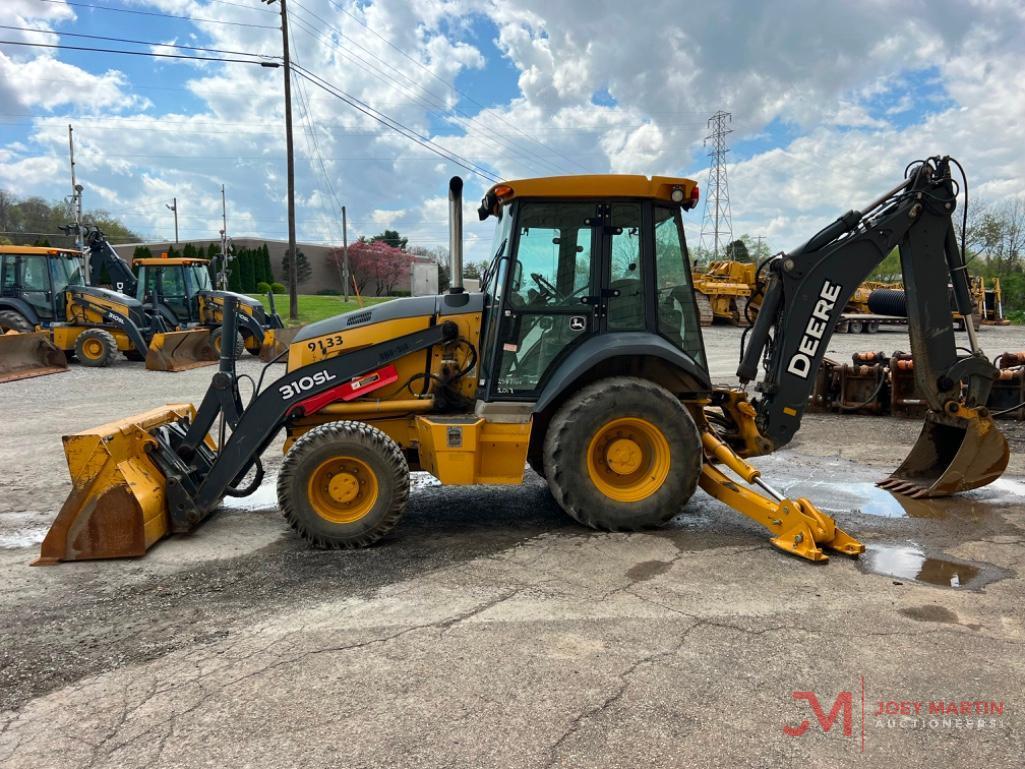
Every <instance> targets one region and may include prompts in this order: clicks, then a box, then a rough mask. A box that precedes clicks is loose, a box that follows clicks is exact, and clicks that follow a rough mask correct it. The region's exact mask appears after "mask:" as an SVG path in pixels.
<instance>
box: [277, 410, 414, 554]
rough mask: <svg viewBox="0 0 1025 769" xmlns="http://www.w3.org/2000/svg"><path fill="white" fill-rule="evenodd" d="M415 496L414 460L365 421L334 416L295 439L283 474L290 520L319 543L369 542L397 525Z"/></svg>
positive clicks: (282, 496) (282, 497)
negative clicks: (411, 491)
mask: <svg viewBox="0 0 1025 769" xmlns="http://www.w3.org/2000/svg"><path fill="white" fill-rule="evenodd" d="M408 501H409V464H408V463H407V462H406V458H405V456H404V455H403V453H402V449H400V448H399V446H398V444H397V443H395V441H393V440H392V439H391V438H389V437H388V436H387V435H385V434H384V433H383V432H381V431H380V430H378V429H377V428H376V427H371V426H370V425H368V424H365V423H363V422H328V423H327V424H323V425H320V426H318V427H315V428H313V429H312V430H310V431H308V432H307V433H305V434H304V435H303V436H302V437H301V438H299V440H297V441H296V442H295V445H293V446H292V448H291V450H289V452H288V456H286V457H285V462H284V464H283V465H282V467H281V473H280V474H279V476H278V504H279V505H280V506H281V510H282V512H283V513H284V515H285V519H286V520H287V521H288V523H289V525H290V526H291V527H292V528H293V529H295V530H296V531H297V532H298V533H299V535H300V536H301V537H302V538H303V539H305V540H306V541H307V542H310V543H311V544H313V545H314V546H316V547H321V548H329V549H337V548H346V549H354V548H358V547H367V546H368V545H372V544H373V543H374V542H377V541H378V540H379V539H381V537H383V536H384V535H385V534H387V533H388V532H389V531H391V530H392V529H393V528H395V526H396V524H398V522H399V520H400V519H401V518H402V514H403V513H404V512H405V511H406V504H407V503H408Z"/></svg>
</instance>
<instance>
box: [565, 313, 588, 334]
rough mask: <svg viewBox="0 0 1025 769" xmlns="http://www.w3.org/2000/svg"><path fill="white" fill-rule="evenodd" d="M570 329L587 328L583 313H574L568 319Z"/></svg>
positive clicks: (580, 329)
mask: <svg viewBox="0 0 1025 769" xmlns="http://www.w3.org/2000/svg"><path fill="white" fill-rule="evenodd" d="M569 328H570V331H583V330H584V329H585V328H587V319H586V318H585V317H584V316H583V315H574V316H572V317H571V318H570V319H569Z"/></svg>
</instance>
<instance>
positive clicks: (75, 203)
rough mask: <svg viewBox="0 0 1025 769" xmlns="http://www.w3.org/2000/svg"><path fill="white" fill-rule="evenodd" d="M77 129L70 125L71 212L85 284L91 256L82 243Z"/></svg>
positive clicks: (87, 281) (87, 279) (76, 246)
mask: <svg viewBox="0 0 1025 769" xmlns="http://www.w3.org/2000/svg"><path fill="white" fill-rule="evenodd" d="M74 132H75V129H74V128H72V127H71V124H70V123H69V124H68V154H69V155H70V157H71V212H72V214H73V215H74V217H75V248H77V249H78V250H79V251H81V252H82V254H83V256H84V261H85V265H84V267H85V282H86V284H88V283H89V255H88V254H86V253H85V244H84V243H83V242H82V189H83V188H82V185H81V184H79V183H78V182H77V181H76V180H75V136H74Z"/></svg>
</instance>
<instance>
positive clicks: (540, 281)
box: [530, 272, 569, 302]
mask: <svg viewBox="0 0 1025 769" xmlns="http://www.w3.org/2000/svg"><path fill="white" fill-rule="evenodd" d="M530 279H531V280H532V281H534V282H535V283H537V287H538V288H540V289H541V293H542V295H544V294H547V295H548V296H553V297H555V299H556V300H557V301H560V302H564V301H566V300H567V299H568V298H569V297H568V296H566V295H565V294H563V293H562V292H561V291H559V289H557V288H556V287H555V286H553V285H552V284H551V283H550V282H549V280H548V279H547V278H546V277H545V276H544V275H542V274H541V273H539V272H532V273H530Z"/></svg>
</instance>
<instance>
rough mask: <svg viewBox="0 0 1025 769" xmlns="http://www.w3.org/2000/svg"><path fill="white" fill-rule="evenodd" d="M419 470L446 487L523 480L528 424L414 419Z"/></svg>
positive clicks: (431, 418) (446, 418) (465, 418)
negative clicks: (417, 439) (422, 470)
mask: <svg viewBox="0 0 1025 769" xmlns="http://www.w3.org/2000/svg"><path fill="white" fill-rule="evenodd" d="M416 429H417V436H418V438H419V443H420V467H421V468H422V469H424V470H426V471H427V472H429V473H430V474H431V475H433V476H434V477H435V478H437V479H438V480H439V481H441V482H442V483H444V484H447V485H456V486H463V485H470V484H479V483H480V484H488V483H494V484H518V483H521V482H522V481H523V468H524V465H525V464H526V461H527V447H528V446H529V444H530V429H531V424H530V423H529V422H526V423H516V424H509V423H500V422H486V421H484V420H483V419H480V418H475V417H472V416H471V417H442V416H438V417H417V418H416Z"/></svg>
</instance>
